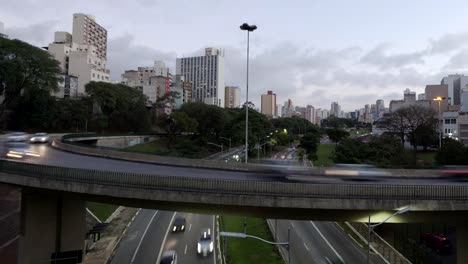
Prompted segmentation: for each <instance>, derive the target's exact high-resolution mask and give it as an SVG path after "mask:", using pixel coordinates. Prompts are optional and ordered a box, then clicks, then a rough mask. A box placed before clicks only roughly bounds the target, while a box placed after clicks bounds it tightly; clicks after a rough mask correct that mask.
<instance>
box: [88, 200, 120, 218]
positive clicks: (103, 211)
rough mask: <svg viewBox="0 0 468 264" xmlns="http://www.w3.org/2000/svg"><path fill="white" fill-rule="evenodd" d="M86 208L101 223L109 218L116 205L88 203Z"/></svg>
mask: <svg viewBox="0 0 468 264" xmlns="http://www.w3.org/2000/svg"><path fill="white" fill-rule="evenodd" d="M86 207H87V208H88V209H89V210H90V211H91V212H92V213H93V214H94V215H95V216H96V217H97V218H99V220H101V221H102V222H104V221H106V220H107V218H109V216H111V215H112V213H113V212H114V211H115V210H116V209H117V207H118V206H117V205H113V204H103V203H92V202H88V203H87V204H86Z"/></svg>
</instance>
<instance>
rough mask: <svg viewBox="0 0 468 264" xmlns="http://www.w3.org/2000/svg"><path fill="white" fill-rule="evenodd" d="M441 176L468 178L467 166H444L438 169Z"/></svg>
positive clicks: (459, 179) (458, 179)
mask: <svg viewBox="0 0 468 264" xmlns="http://www.w3.org/2000/svg"><path fill="white" fill-rule="evenodd" d="M439 172H440V174H441V175H442V176H443V177H446V178H449V179H452V180H455V181H466V180H468V166H444V167H442V169H441V170H440V171H439Z"/></svg>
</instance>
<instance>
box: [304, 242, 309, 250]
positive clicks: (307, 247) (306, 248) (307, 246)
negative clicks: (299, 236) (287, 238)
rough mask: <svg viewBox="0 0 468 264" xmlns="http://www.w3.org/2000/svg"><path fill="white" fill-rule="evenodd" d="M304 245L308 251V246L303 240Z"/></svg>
mask: <svg viewBox="0 0 468 264" xmlns="http://www.w3.org/2000/svg"><path fill="white" fill-rule="evenodd" d="M304 247H305V248H306V249H307V251H310V249H309V247H308V246H307V245H306V243H305V242H304Z"/></svg>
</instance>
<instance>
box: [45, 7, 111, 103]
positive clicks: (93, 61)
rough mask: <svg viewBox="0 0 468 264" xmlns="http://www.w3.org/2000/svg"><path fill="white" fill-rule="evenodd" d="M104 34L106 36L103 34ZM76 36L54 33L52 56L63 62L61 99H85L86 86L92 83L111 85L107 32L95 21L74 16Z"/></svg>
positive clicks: (87, 16)
mask: <svg viewBox="0 0 468 264" xmlns="http://www.w3.org/2000/svg"><path fill="white" fill-rule="evenodd" d="M103 32H104V33H105V34H104V33H103ZM73 34H76V36H75V35H72V34H70V33H68V32H63V31H59V32H55V34H54V42H53V43H50V44H49V46H48V51H49V53H50V54H51V55H52V56H53V57H54V58H55V59H56V60H58V61H59V62H60V68H61V69H62V72H63V74H64V79H65V82H64V83H63V84H60V86H61V91H60V92H59V93H58V94H56V96H59V97H74V96H84V95H86V91H85V86H86V84H87V83H89V82H90V81H97V82H99V81H100V82H110V71H109V70H108V69H107V68H106V66H107V59H106V52H107V32H106V31H105V29H103V28H102V27H101V26H99V25H98V24H97V23H96V22H95V20H94V17H92V16H89V15H84V14H74V15H73Z"/></svg>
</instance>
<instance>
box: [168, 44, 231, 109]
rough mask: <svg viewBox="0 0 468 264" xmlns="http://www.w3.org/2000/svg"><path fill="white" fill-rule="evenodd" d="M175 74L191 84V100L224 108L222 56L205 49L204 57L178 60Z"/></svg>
mask: <svg viewBox="0 0 468 264" xmlns="http://www.w3.org/2000/svg"><path fill="white" fill-rule="evenodd" d="M176 74H180V75H183V76H185V80H187V81H189V82H191V83H192V84H193V94H192V96H193V99H194V100H195V101H198V102H203V103H205V104H211V105H217V106H219V107H224V105H225V104H224V99H225V94H224V93H225V83H224V54H222V53H221V51H220V50H218V49H215V48H206V49H205V56H198V57H188V58H178V59H177V61H176Z"/></svg>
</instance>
